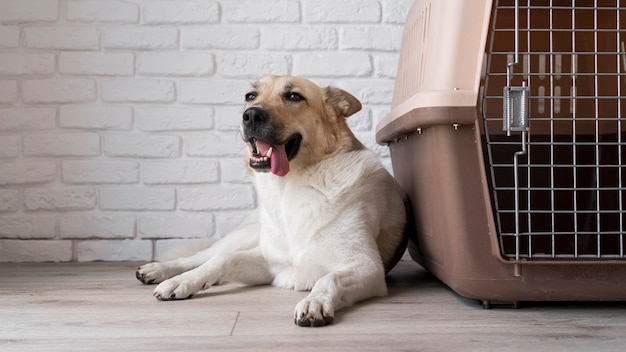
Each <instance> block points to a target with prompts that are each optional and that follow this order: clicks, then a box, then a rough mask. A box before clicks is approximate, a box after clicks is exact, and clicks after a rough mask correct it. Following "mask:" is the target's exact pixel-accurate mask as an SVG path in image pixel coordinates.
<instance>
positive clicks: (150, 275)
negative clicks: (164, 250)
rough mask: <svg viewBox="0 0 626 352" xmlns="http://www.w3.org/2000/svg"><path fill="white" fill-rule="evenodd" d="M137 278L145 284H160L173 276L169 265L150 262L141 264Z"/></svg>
mask: <svg viewBox="0 0 626 352" xmlns="http://www.w3.org/2000/svg"><path fill="white" fill-rule="evenodd" d="M135 276H136V277H137V280H139V281H141V282H143V283H144V284H147V285H149V284H158V283H161V282H163V281H165V280H167V279H168V278H170V277H171V275H170V274H169V272H168V270H167V265H165V264H163V263H149V264H145V265H142V266H140V267H139V268H138V269H137V272H136V273H135Z"/></svg>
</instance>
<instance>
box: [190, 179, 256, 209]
mask: <svg viewBox="0 0 626 352" xmlns="http://www.w3.org/2000/svg"><path fill="white" fill-rule="evenodd" d="M178 204H179V207H180V209H182V210H190V211H204V210H232V209H252V208H254V206H255V198H254V191H253V189H252V186H247V185H241V186H208V187H202V188H181V189H179V190H178Z"/></svg>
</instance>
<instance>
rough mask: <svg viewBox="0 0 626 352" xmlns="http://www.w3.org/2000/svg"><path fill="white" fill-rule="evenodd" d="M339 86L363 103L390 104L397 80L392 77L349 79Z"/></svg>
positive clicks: (338, 84) (338, 83)
mask: <svg viewBox="0 0 626 352" xmlns="http://www.w3.org/2000/svg"><path fill="white" fill-rule="evenodd" d="M337 86H338V87H339V88H342V89H344V90H346V91H348V92H350V93H351V94H352V95H354V96H355V97H357V98H358V99H359V100H360V101H361V103H363V104H372V105H389V104H391V98H392V97H393V89H394V86H395V81H394V80H392V79H368V80H358V79H354V80H347V81H341V82H337Z"/></svg>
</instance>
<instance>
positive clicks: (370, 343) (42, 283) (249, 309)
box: [0, 261, 626, 352]
mask: <svg viewBox="0 0 626 352" xmlns="http://www.w3.org/2000/svg"><path fill="white" fill-rule="evenodd" d="M136 266H137V263H55V264H51V263H43V264H42V263H39V264H34V263H26V264H24V263H22V264H0V350H1V351H164V350H168V351H206V350H229V351H232V350H235V351H237V350H238V351H263V350H272V351H293V350H299V351H301V350H304V351H307V350H316V351H318V350H323V351H347V350H359V351H381V350H384V351H452V350H460V351H496V350H497V351H503V350H506V351H526V352H527V351H540V350H550V351H551V352H553V351H585V350H594V351H623V350H624V349H625V348H626V334H625V333H624V332H625V331H626V304H623V303H610V304H607V303H532V304H525V305H524V307H523V308H522V309H516V310H514V309H508V308H504V309H503V308H498V309H490V310H486V309H482V308H481V307H480V305H479V304H478V303H477V302H476V301H473V300H468V299H465V298H462V297H460V296H458V295H456V294H455V293H454V292H452V291H451V290H450V289H448V288H447V287H445V286H444V285H443V284H441V283H440V282H439V281H437V280H436V279H434V278H433V277H432V276H430V275H429V274H428V273H426V272H425V271H424V270H423V269H422V268H421V267H419V266H418V265H417V264H415V263H412V262H409V261H406V262H401V264H400V265H399V266H398V267H397V268H396V269H394V271H392V273H391V274H390V275H389V277H388V286H389V296H387V297H383V298H376V299H371V300H369V301H366V302H363V303H361V304H357V305H356V306H355V307H352V308H349V309H346V310H342V311H340V312H338V313H337V314H336V318H335V323H334V324H333V325H331V326H328V327H324V328H317V329H314V328H300V327H298V326H296V325H294V324H293V318H292V314H293V308H294V306H295V304H296V303H297V302H298V301H299V300H300V299H301V298H303V297H304V296H305V295H306V293H304V292H294V291H289V290H283V289H279V288H275V287H270V286H263V287H243V286H242V285H239V284H226V285H223V286H219V287H212V288H211V289H210V290H208V291H205V292H202V293H200V294H197V295H196V296H194V298H193V299H191V300H186V301H176V302H160V301H157V300H156V299H154V298H153V297H152V295H151V293H152V290H153V288H154V286H145V285H142V284H141V283H139V282H138V281H137V280H136V279H135V278H134V270H135V268H136Z"/></svg>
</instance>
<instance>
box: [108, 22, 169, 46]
mask: <svg viewBox="0 0 626 352" xmlns="http://www.w3.org/2000/svg"><path fill="white" fill-rule="evenodd" d="M103 46H104V47H105V48H110V49H176V48H177V47H178V29H176V28H175V27H147V26H115V27H109V28H107V29H106V30H105V32H104V35H103Z"/></svg>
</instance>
